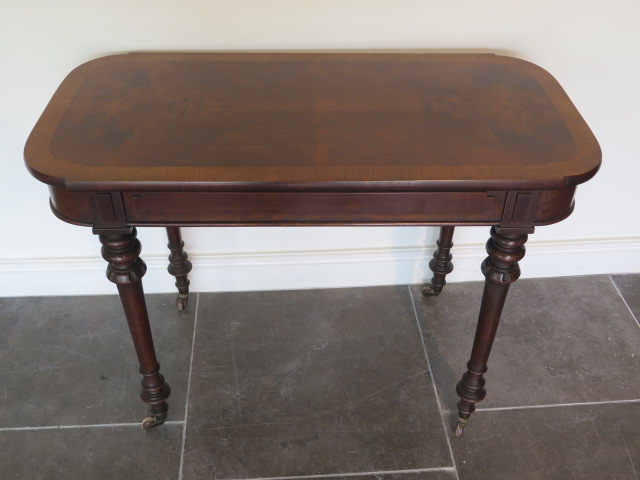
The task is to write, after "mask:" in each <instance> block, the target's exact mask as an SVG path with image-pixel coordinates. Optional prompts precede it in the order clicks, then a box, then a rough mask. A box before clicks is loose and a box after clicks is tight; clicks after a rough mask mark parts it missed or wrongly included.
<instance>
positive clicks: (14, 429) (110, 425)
mask: <svg viewBox="0 0 640 480" xmlns="http://www.w3.org/2000/svg"><path fill="white" fill-rule="evenodd" d="M183 423H184V421H183V420H173V421H169V422H164V425H182V424H183ZM113 427H140V428H142V426H141V424H140V422H135V423H96V424H93V425H47V426H43V427H7V428H0V432H28V431H38V430H72V429H80V428H113Z"/></svg>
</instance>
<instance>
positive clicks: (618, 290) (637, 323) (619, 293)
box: [608, 275, 640, 327]
mask: <svg viewBox="0 0 640 480" xmlns="http://www.w3.org/2000/svg"><path fill="white" fill-rule="evenodd" d="M608 277H609V280H611V283H613V288H615V289H616V292H618V295H620V298H621V299H622V301H623V302H624V304H625V305H626V306H627V309H628V310H629V313H630V314H631V316H632V317H633V319H634V320H635V321H636V325H638V326H639V327H640V322H639V321H638V319H637V318H636V316H635V315H634V314H633V310H631V307H630V306H629V304H628V303H627V301H626V300H625V299H624V296H623V295H622V292H621V291H620V289H619V288H618V285H616V282H614V281H613V277H612V276H611V275H608Z"/></svg>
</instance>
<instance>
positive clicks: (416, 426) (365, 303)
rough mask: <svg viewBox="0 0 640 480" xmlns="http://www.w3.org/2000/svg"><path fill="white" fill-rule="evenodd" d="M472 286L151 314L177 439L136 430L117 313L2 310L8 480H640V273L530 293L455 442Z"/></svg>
mask: <svg viewBox="0 0 640 480" xmlns="http://www.w3.org/2000/svg"><path fill="white" fill-rule="evenodd" d="M481 293H482V283H479V282H478V283H476V282H474V283H458V284H449V285H447V286H446V287H445V290H444V292H443V294H442V295H441V296H440V297H437V298H433V297H430V298H423V297H422V296H421V295H420V286H417V285H411V286H393V287H373V288H348V289H334V290H305V291H296V292H293V291H277V292H248V293H202V294H192V296H191V299H190V303H189V306H188V307H187V309H186V310H185V311H184V312H182V313H181V312H178V311H177V310H176V309H175V306H174V303H173V302H174V295H148V296H147V303H148V306H149V311H150V315H151V318H152V328H153V330H154V336H155V340H156V348H157V351H158V356H159V360H160V363H161V364H162V371H163V373H164V375H165V377H166V378H167V380H168V381H169V383H170V384H171V386H172V391H173V393H172V396H171V398H170V405H171V408H170V411H169V421H168V422H167V424H165V425H163V426H162V427H160V428H157V429H155V430H151V431H147V432H145V431H143V430H142V428H141V427H140V421H141V420H142V418H143V417H144V416H145V415H146V410H145V406H144V404H142V402H141V401H140V400H139V399H138V388H139V381H140V378H139V374H138V373H137V362H136V356H135V352H134V351H133V347H132V345H131V342H130V338H129V336H128V331H127V328H126V323H125V321H124V318H123V316H122V313H121V306H120V304H119V300H118V298H117V297H116V296H94V297H36V298H2V299H0V478H2V479H5V480H8V479H30V480H33V479H65V480H72V479H115V478H118V479H119V478H122V479H176V480H177V479H184V480H188V479H206V478H225V479H247V478H261V479H265V478H279V479H282V478H283V477H287V478H292V477H293V478H303V477H312V478H322V477H329V478H333V479H337V478H348V477H353V478H354V479H355V480H357V479H362V480H370V479H374V478H375V479H386V480H391V479H393V480H444V479H459V480H471V479H509V480H514V479H515V480H520V479H525V480H526V479H562V480H564V479H620V480H623V479H624V480H626V479H629V480H637V479H638V478H639V476H640V428H639V427H640V382H639V381H638V378H639V374H640V326H639V324H638V320H640V274H635V275H613V276H608V275H606V276H588V277H564V278H548V279H530V280H527V279H523V280H519V281H518V282H516V283H515V284H514V285H513V286H512V289H511V292H510V295H509V298H508V300H507V305H506V307H505V311H504V313H503V322H502V324H501V326H500V329H499V331H498V336H497V339H496V342H495V344H494V349H493V353H492V356H491V361H490V364H489V372H488V373H487V375H486V378H487V391H488V394H487V397H486V399H485V400H484V401H483V402H482V403H480V404H479V406H478V409H477V410H476V413H475V414H474V415H473V416H472V418H471V420H470V422H469V424H468V426H467V430H466V431H465V433H464V435H463V437H462V438H455V437H453V436H452V435H451V426H452V424H453V422H454V420H455V410H456V408H455V405H456V402H457V397H456V395H455V390H454V387H455V383H456V381H457V380H458V378H459V376H460V375H461V374H462V372H463V370H464V367H465V364H466V361H467V357H468V355H469V352H470V348H471V342H472V339H473V332H474V328H475V320H476V315H477V309H478V305H479V300H480V296H481Z"/></svg>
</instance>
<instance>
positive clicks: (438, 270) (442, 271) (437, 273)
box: [422, 227, 455, 296]
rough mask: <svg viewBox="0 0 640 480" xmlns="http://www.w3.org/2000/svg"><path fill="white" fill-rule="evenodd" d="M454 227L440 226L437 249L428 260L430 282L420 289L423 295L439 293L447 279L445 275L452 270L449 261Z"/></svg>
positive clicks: (451, 264)
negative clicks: (431, 275) (430, 274)
mask: <svg viewBox="0 0 640 480" xmlns="http://www.w3.org/2000/svg"><path fill="white" fill-rule="evenodd" d="M454 228H455V227H441V228H440V237H439V238H438V240H436V245H437V247H438V248H437V249H436V251H435V252H434V253H433V258H432V259H431V261H430V262H429V268H430V269H431V271H432V272H433V277H432V278H431V284H429V285H425V287H424V288H423V289H422V294H423V295H435V296H437V295H440V293H441V292H442V288H443V287H444V286H445V284H446V283H447V281H446V280H445V277H446V276H447V274H449V273H451V272H452V271H453V263H452V262H451V258H452V257H451V247H453V230H454Z"/></svg>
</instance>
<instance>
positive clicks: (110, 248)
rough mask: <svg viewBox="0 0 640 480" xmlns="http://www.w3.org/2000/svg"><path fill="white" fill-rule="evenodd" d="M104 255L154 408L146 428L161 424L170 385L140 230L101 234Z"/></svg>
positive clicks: (146, 396) (145, 393) (146, 393)
mask: <svg viewBox="0 0 640 480" xmlns="http://www.w3.org/2000/svg"><path fill="white" fill-rule="evenodd" d="M100 242H101V243H102V256H103V258H104V259H105V260H106V261H107V262H109V266H108V267H107V278H108V279H109V280H111V281H112V282H113V283H115V284H116V285H117V287H118V292H119V293H120V300H121V301H122V307H123V308H124V313H125V316H126V317H127V323H128V324H129V331H130V332H131V338H132V339H133V345H134V347H135V349H136V354H137V355H138V362H139V364H140V373H141V374H142V391H141V393H140V398H142V400H143V401H144V402H145V403H147V404H148V405H149V407H150V409H151V417H148V418H146V419H145V420H144V421H143V426H144V428H145V429H147V428H151V427H155V426H156V425H161V424H162V423H164V421H165V419H166V418H167V411H168V409H169V406H168V404H167V402H166V400H167V398H168V397H169V395H170V393H171V388H170V387H169V384H167V383H166V382H165V381H164V377H163V376H162V374H160V364H159V363H158V361H157V359H156V352H155V348H154V346H153V338H152V336H151V327H150V325H149V315H148V313H147V305H146V303H145V300H144V292H143V289H142V277H143V276H144V274H145V272H146V270H147V266H146V265H145V263H144V262H143V261H142V259H141V258H140V250H141V246H140V241H139V240H138V239H137V238H136V229H135V228H132V229H131V233H129V234H121V233H118V234H101V235H100Z"/></svg>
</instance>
